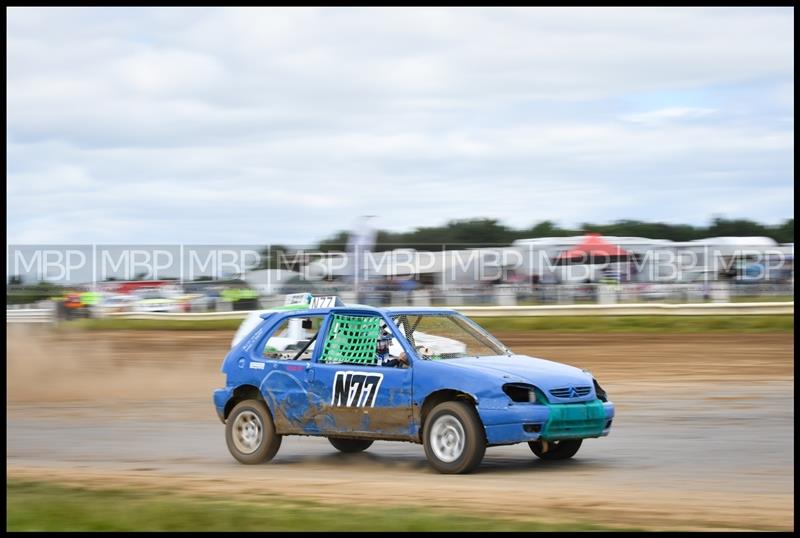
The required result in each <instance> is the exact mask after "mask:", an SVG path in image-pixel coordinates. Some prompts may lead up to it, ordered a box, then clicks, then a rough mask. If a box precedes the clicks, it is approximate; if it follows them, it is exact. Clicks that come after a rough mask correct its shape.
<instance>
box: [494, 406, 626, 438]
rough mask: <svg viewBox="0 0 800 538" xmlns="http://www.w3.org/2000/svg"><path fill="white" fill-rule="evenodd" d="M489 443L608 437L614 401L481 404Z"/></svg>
mask: <svg viewBox="0 0 800 538" xmlns="http://www.w3.org/2000/svg"><path fill="white" fill-rule="evenodd" d="M478 415H479V416H480V417H481V421H482V422H483V426H484V429H485V430H486V441H487V443H488V444H489V445H508V444H513V443H521V442H527V441H536V440H538V439H546V440H557V439H585V438H589V437H605V436H606V435H608V434H609V432H610V431H611V421H612V419H613V418H614V404H613V403H612V402H600V400H595V402H588V403H577V404H560V405H557V404H527V403H516V404H513V405H509V406H508V407H506V408H504V409H481V408H480V406H478Z"/></svg>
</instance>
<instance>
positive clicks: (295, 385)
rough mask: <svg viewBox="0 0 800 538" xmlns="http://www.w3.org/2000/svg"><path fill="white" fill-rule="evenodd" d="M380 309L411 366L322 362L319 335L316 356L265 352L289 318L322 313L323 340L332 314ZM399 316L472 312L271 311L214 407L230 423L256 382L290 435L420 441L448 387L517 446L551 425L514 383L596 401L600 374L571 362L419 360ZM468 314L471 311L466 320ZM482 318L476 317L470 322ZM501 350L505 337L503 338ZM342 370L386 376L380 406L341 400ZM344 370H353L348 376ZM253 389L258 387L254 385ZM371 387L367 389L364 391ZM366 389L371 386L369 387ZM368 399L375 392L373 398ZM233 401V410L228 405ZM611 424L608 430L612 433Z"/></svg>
mask: <svg viewBox="0 0 800 538" xmlns="http://www.w3.org/2000/svg"><path fill="white" fill-rule="evenodd" d="M331 313H337V314H345V315H353V314H362V315H363V314H372V315H377V316H380V317H382V318H383V320H384V321H385V322H386V324H387V326H388V327H389V328H390V330H391V331H392V332H393V337H394V338H395V339H396V341H397V342H399V343H400V344H401V346H402V347H403V349H404V350H405V352H406V354H407V355H408V357H409V360H410V367H409V368H392V367H382V366H361V365H352V364H325V363H321V362H319V358H320V355H321V354H322V349H323V347H324V346H323V345H322V344H323V341H320V342H317V345H315V348H314V353H313V355H312V357H311V360H304V361H301V360H298V361H293V360H273V359H267V358H264V357H263V356H262V355H261V354H260V350H262V349H263V346H264V345H265V343H266V340H267V339H269V337H270V336H271V335H272V332H273V331H274V330H275V329H277V328H278V327H279V326H280V325H281V323H282V322H283V321H284V320H285V319H286V318H288V317H309V316H323V317H324V318H325V319H324V321H323V322H322V325H321V328H320V333H319V334H320V336H319V338H320V339H323V338H324V335H327V332H328V327H329V324H330V316H329V315H330V314H331ZM399 314H407V315H409V314H429V315H430V314H443V315H444V314H446V315H455V316H460V317H462V318H463V317H464V316H462V315H461V314H459V313H458V312H456V311H454V310H452V309H446V308H417V307H409V308H384V309H378V308H372V307H367V306H357V307H356V306H344V307H333V308H319V309H307V310H292V311H285V312H272V313H267V314H264V315H263V316H262V318H263V321H262V322H261V323H260V324H259V325H258V326H257V327H256V328H255V329H254V330H253V331H252V332H251V333H250V334H249V335H248V336H247V337H245V338H243V339H242V340H241V341H240V342H239V343H238V344H237V345H236V346H234V347H233V349H231V351H230V352H229V353H228V355H227V356H226V357H225V360H224V361H223V363H222V368H221V370H222V372H223V373H224V374H226V376H227V383H226V387H225V388H223V389H219V390H217V391H215V392H214V405H215V407H216V410H217V414H218V415H219V417H220V419H221V420H223V421H224V419H225V416H226V414H227V413H228V412H229V411H230V407H231V406H229V405H228V404H229V403H230V402H231V401H232V400H231V398H233V397H234V390H235V389H237V388H239V389H240V390H241V388H242V387H243V386H250V387H257V389H258V390H259V392H260V393H261V394H262V395H263V397H264V399H265V401H266V402H267V405H268V407H269V409H270V411H271V412H272V414H273V418H274V420H275V425H276V430H277V432H278V433H279V434H283V435H291V434H297V435H326V436H336V435H342V436H348V437H365V438H374V439H400V440H408V441H414V442H421V438H420V424H419V422H420V419H421V411H422V408H423V405H424V403H425V399H426V398H427V397H428V396H430V395H431V394H433V393H435V392H437V391H441V390H444V389H447V390H452V391H458V392H461V393H464V394H467V395H469V396H470V397H471V398H472V400H473V401H474V403H475V408H476V410H477V413H478V416H479V417H480V419H481V421H482V423H483V426H484V430H485V432H486V440H487V444H489V445H499V444H511V443H518V442H523V441H533V440H536V439H538V437H539V433H537V432H534V431H525V429H523V425H536V424H538V425H542V424H544V423H545V422H546V421H547V419H548V414H549V410H548V408H547V406H546V405H542V404H540V403H528V402H525V403H518V402H512V401H511V399H510V398H509V397H508V396H507V395H506V394H505V392H503V390H502V386H503V385H504V384H506V383H523V384H527V385H532V386H534V387H536V388H538V389H539V391H540V393H543V394H545V395H547V398H548V401H549V402H550V403H577V402H588V401H594V400H595V399H597V395H596V393H595V389H594V384H593V379H592V376H591V374H589V373H587V372H585V371H583V370H581V369H579V368H575V367H572V366H568V365H565V364H561V363H557V362H553V361H548V360H544V359H538V358H533V357H528V356H525V355H516V354H512V353H511V352H510V351H509V352H508V354H507V355H499V356H493V357H464V358H456V359H447V360H435V361H434V360H425V359H422V358H419V357H418V356H417V355H416V354H415V352H414V350H413V348H412V347H411V345H410V344H409V342H408V341H407V340H406V338H405V336H404V335H403V334H402V333H401V332H400V331H399V330H397V327H396V326H395V325H394V323H392V322H391V320H390V319H389V318H390V317H391V316H394V315H399ZM465 319H466V318H465ZM470 323H472V324H473V325H474V322H471V321H470ZM484 332H485V331H484ZM500 345H501V347H502V344H500ZM337 372H350V374H347V375H354V376H359V375H361V374H367V375H371V376H376V375H378V374H380V378H381V379H380V386H379V390H378V391H377V394H376V396H375V400H374V405H373V406H371V407H370V406H368V405H367V406H365V407H353V406H350V407H348V406H346V405H339V406H332V405H331V403H332V401H331V400H332V396H333V386H334V383H335V380H336V375H337ZM340 375H344V374H340ZM563 387H591V390H590V391H589V392H588V394H586V395H585V396H582V397H580V396H579V397H575V398H567V399H562V398H557V397H555V396H554V395H552V394H550V392H549V391H550V390H551V389H556V388H563ZM251 390H252V389H251ZM365 391H366V389H365ZM364 394H365V395H366V392H364ZM365 398H366V396H365ZM226 406H227V408H226ZM603 407H604V409H605V412H606V418H607V419H608V420H610V419H611V418H613V417H614V405H613V404H612V403H611V402H606V403H604V404H603ZM608 432H609V429H608V428H606V429H605V430H604V431H603V432H602V434H601V435H600V436H605V435H608Z"/></svg>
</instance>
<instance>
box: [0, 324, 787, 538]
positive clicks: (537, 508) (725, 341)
mask: <svg viewBox="0 0 800 538" xmlns="http://www.w3.org/2000/svg"><path fill="white" fill-rule="evenodd" d="M498 336H499V337H500V339H501V340H503V341H504V342H505V343H506V344H508V345H509V346H510V347H511V348H512V349H513V350H514V351H516V352H518V353H527V354H530V355H533V356H540V357H544V358H549V359H553V360H558V361H562V362H566V363H569V364H573V365H576V366H580V367H584V368H588V369H590V370H591V371H592V372H593V373H594V374H595V376H596V377H597V378H598V379H599V380H600V381H601V383H602V385H603V386H604V388H605V389H606V390H607V391H608V392H609V394H610V396H611V399H612V400H613V401H614V402H615V404H616V405H617V418H616V419H615V421H614V424H615V426H614V429H613V430H612V433H611V435H610V436H609V437H607V438H603V439H593V440H588V441H586V442H584V445H583V447H582V448H581V450H580V452H579V453H578V455H577V456H576V457H575V459H573V460H571V461H567V462H559V463H556V464H552V463H549V464H546V463H544V462H542V461H540V460H537V459H536V458H535V456H533V454H531V452H530V450H529V449H528V447H527V445H524V444H521V445H514V446H508V447H493V448H489V449H488V450H487V452H486V458H485V460H484V463H483V465H482V466H481V467H480V468H479V469H478V471H477V472H475V473H474V474H472V475H466V476H443V475H439V474H437V473H435V472H434V471H432V470H431V469H430V468H429V467H428V465H427V462H426V461H425V457H424V453H423V450H422V447H421V446H419V445H414V444H410V443H390V442H376V443H375V444H374V445H373V447H371V448H370V449H369V450H368V451H367V452H366V453H363V454H355V455H343V454H339V453H338V452H336V451H335V450H334V449H333V448H332V447H331V446H330V445H329V444H328V442H327V441H326V440H325V439H319V438H307V437H287V438H284V442H283V445H282V446H281V449H280V451H279V452H278V455H277V457H276V458H275V460H273V462H271V463H269V464H266V465H260V466H243V465H240V464H238V463H236V462H235V461H234V460H233V459H232V458H231V456H230V455H229V454H228V452H227V448H226V446H225V441H224V435H223V426H222V424H221V423H220V422H219V421H218V419H217V418H216V415H215V413H214V409H213V405H212V403H211V391H212V390H213V389H214V388H215V387H217V386H221V385H222V384H224V378H223V376H222V374H221V373H220V372H219V365H220V362H221V359H222V357H223V356H224V354H225V352H226V350H227V348H228V344H229V342H230V338H231V334H229V333H228V332H226V331H209V332H178V331H175V332H166V331H164V332H161V331H152V332H140V331H119V332H57V331H53V330H51V329H49V328H39V327H29V326H13V327H12V326H8V325H7V337H8V343H7V352H8V364H7V374H8V402H7V403H8V411H7V419H8V425H7V435H8V441H7V451H8V455H7V460H6V463H7V471H8V475H9V476H10V477H38V478H46V479H53V480H62V481H65V482H80V483H87V482H88V483H92V484H97V485H98V486H100V485H102V486H120V485H124V484H131V485H141V486H147V487H159V488H166V489H171V490H176V489H182V490H187V491H192V492H198V493H208V494H224V495H226V496H254V495H269V494H282V495H289V496H295V497H298V498H311V499H316V500H320V501H324V502H328V501H330V502H341V499H342V498H348V499H351V500H356V501H358V500H363V501H364V502H369V503H376V502H377V503H380V504H395V503H396V504H403V503H411V504H424V505H428V506H437V507H443V508H448V509H451V510H452V509H455V510H466V511H469V512H476V513H477V512H480V513H486V514H494V515H506V516H509V517H523V516H525V517H535V518H537V519H540V520H555V521H564V520H576V519H579V520H584V521H588V522H594V523H605V524H613V525H620V526H629V527H639V528H652V529H667V528H669V529H726V528H734V529H781V530H789V529H792V525H793V517H794V511H793V499H794V487H793V481H792V477H793V473H794V460H793V435H794V413H793V406H794V395H793V379H794V377H793V376H794V373H793V372H794V371H793V363H792V357H793V350H794V344H793V335H792V334H786V333H780V334H734V335H724V334H714V335H698V334H690V335H683V334H681V335H635V334H632V335H624V334H614V335H585V334H570V335H554V334H551V333H542V334H536V333H531V335H522V336H521V335H519V334H499V335H498Z"/></svg>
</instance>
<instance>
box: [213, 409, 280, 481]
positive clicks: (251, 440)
mask: <svg viewBox="0 0 800 538" xmlns="http://www.w3.org/2000/svg"><path fill="white" fill-rule="evenodd" d="M225 441H226V442H227V443H228V450H229V451H230V453H231V454H232V455H233V457H234V458H236V459H237V460H239V461H240V462H241V463H246V464H248V465H250V464H256V463H264V462H265V461H269V460H271V459H272V458H274V457H275V454H277V453H278V449H279V448H280V447H281V436H280V435H278V434H277V433H275V424H274V423H273V422H272V415H270V413H269V410H267V406H266V404H265V403H264V402H263V401H261V400H245V401H243V402H239V403H238V404H236V407H234V408H233V411H231V414H230V415H229V416H228V420H227V421H226V422H225Z"/></svg>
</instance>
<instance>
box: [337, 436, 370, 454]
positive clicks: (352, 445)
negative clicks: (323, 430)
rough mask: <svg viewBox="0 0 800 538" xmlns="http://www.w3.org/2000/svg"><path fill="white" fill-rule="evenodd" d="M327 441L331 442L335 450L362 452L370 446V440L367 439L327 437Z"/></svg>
mask: <svg viewBox="0 0 800 538" xmlns="http://www.w3.org/2000/svg"><path fill="white" fill-rule="evenodd" d="M328 441H330V442H331V444H332V445H333V447H334V448H335V449H336V450H338V451H339V452H346V453H352V452H362V451H364V450H366V449H368V448H369V447H370V446H372V441H371V440H369V439H341V438H336V437H329V438H328Z"/></svg>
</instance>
